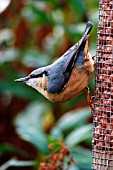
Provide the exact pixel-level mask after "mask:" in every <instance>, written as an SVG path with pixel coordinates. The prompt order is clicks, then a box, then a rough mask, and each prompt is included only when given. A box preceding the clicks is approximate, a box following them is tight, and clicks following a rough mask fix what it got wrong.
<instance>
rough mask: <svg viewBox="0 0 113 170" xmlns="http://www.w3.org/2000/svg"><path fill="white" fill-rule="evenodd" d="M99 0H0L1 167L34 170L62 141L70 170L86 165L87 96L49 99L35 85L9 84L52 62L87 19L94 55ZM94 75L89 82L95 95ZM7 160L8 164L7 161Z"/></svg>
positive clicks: (88, 141) (84, 168)
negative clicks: (72, 161)
mask: <svg viewBox="0 0 113 170" xmlns="http://www.w3.org/2000/svg"><path fill="white" fill-rule="evenodd" d="M98 4H99V2H98V0H93V1H91V0H69V1H66V0H54V1H53V0H40V1H39V0H33V1H32V0H19V1H16V0H1V1H0V165H2V168H4V169H3V170H5V169H7V168H8V169H9V170H18V169H19V170H20V169H22V170H23V169H24V170H25V169H27V170H35V169H38V167H39V163H40V161H41V160H42V159H44V158H45V157H46V156H47V155H49V154H50V153H49V150H48V145H49V144H51V143H57V142H59V141H62V143H66V144H67V146H68V147H69V150H70V152H71V154H72V156H73V157H74V159H75V160H76V161H77V165H76V166H75V165H74V166H71V167H70V170H90V169H91V140H92V116H91V113H90V112H91V110H90V108H89V106H88V104H87V100H86V94H85V93H83V94H82V95H80V96H78V97H76V98H75V99H73V100H71V101H68V102H65V103H51V102H49V101H48V100H47V99H45V98H44V97H43V96H42V95H41V94H39V93H38V92H37V91H35V90H34V89H32V88H30V87H28V86H27V85H24V84H18V83H16V82H14V80H15V79H17V78H20V77H23V76H26V75H28V74H29V73H30V72H31V71H32V70H34V69H36V68H38V67H42V66H46V65H48V64H50V63H52V62H53V61H55V60H56V59H57V58H58V57H59V56H61V55H62V54H63V53H64V52H65V51H66V50H67V49H68V48H69V47H71V46H72V45H73V44H74V43H76V42H77V41H78V40H79V39H80V38H81V36H82V34H83V31H84V28H85V25H86V23H87V21H89V20H90V21H91V22H93V24H94V27H93V30H92V32H91V35H90V37H89V46H90V52H91V54H92V56H94V55H95V54H96V37H97V21H98ZM94 82H95V80H94V76H93V77H92V80H91V82H90V85H89V86H90V89H91V94H92V95H93V94H94ZM8 160H9V162H8Z"/></svg>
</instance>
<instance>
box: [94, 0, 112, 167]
mask: <svg viewBox="0 0 113 170" xmlns="http://www.w3.org/2000/svg"><path fill="white" fill-rule="evenodd" d="M93 125H94V126H93V141H92V143H93V148H92V149H93V153H92V169H93V170H113V0H100V2H99V21H98V38H97V54H96V81H95V101H94V114H93Z"/></svg>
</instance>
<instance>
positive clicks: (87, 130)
mask: <svg viewBox="0 0 113 170" xmlns="http://www.w3.org/2000/svg"><path fill="white" fill-rule="evenodd" d="M91 136H92V124H88V125H84V126H82V127H79V128H77V129H75V130H73V131H72V132H71V133H70V134H69V135H67V137H66V138H65V142H66V144H67V145H68V146H69V147H72V146H73V145H77V144H78V143H80V142H83V141H85V140H86V139H88V138H91Z"/></svg>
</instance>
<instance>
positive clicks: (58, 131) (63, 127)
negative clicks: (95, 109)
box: [51, 107, 91, 139]
mask: <svg viewBox="0 0 113 170" xmlns="http://www.w3.org/2000/svg"><path fill="white" fill-rule="evenodd" d="M90 112H91V110H90V108H89V107H86V108H84V109H80V110H78V111H70V112H68V113H66V114H65V115H63V116H62V117H61V118H60V119H59V121H58V122H57V124H56V125H55V127H54V128H53V129H52V131H51V135H52V137H54V138H55V139H59V138H62V136H63V132H64V131H67V130H68V131H69V130H71V129H73V128H76V127H77V126H80V125H82V124H83V123H85V122H86V121H87V119H88V118H89V117H90V116H91V113H90Z"/></svg>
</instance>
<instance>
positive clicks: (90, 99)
mask: <svg viewBox="0 0 113 170" xmlns="http://www.w3.org/2000/svg"><path fill="white" fill-rule="evenodd" d="M85 92H86V95H87V102H88V104H89V106H90V107H91V112H92V114H93V113H94V103H93V101H94V96H90V90H89V87H86V88H85Z"/></svg>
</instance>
